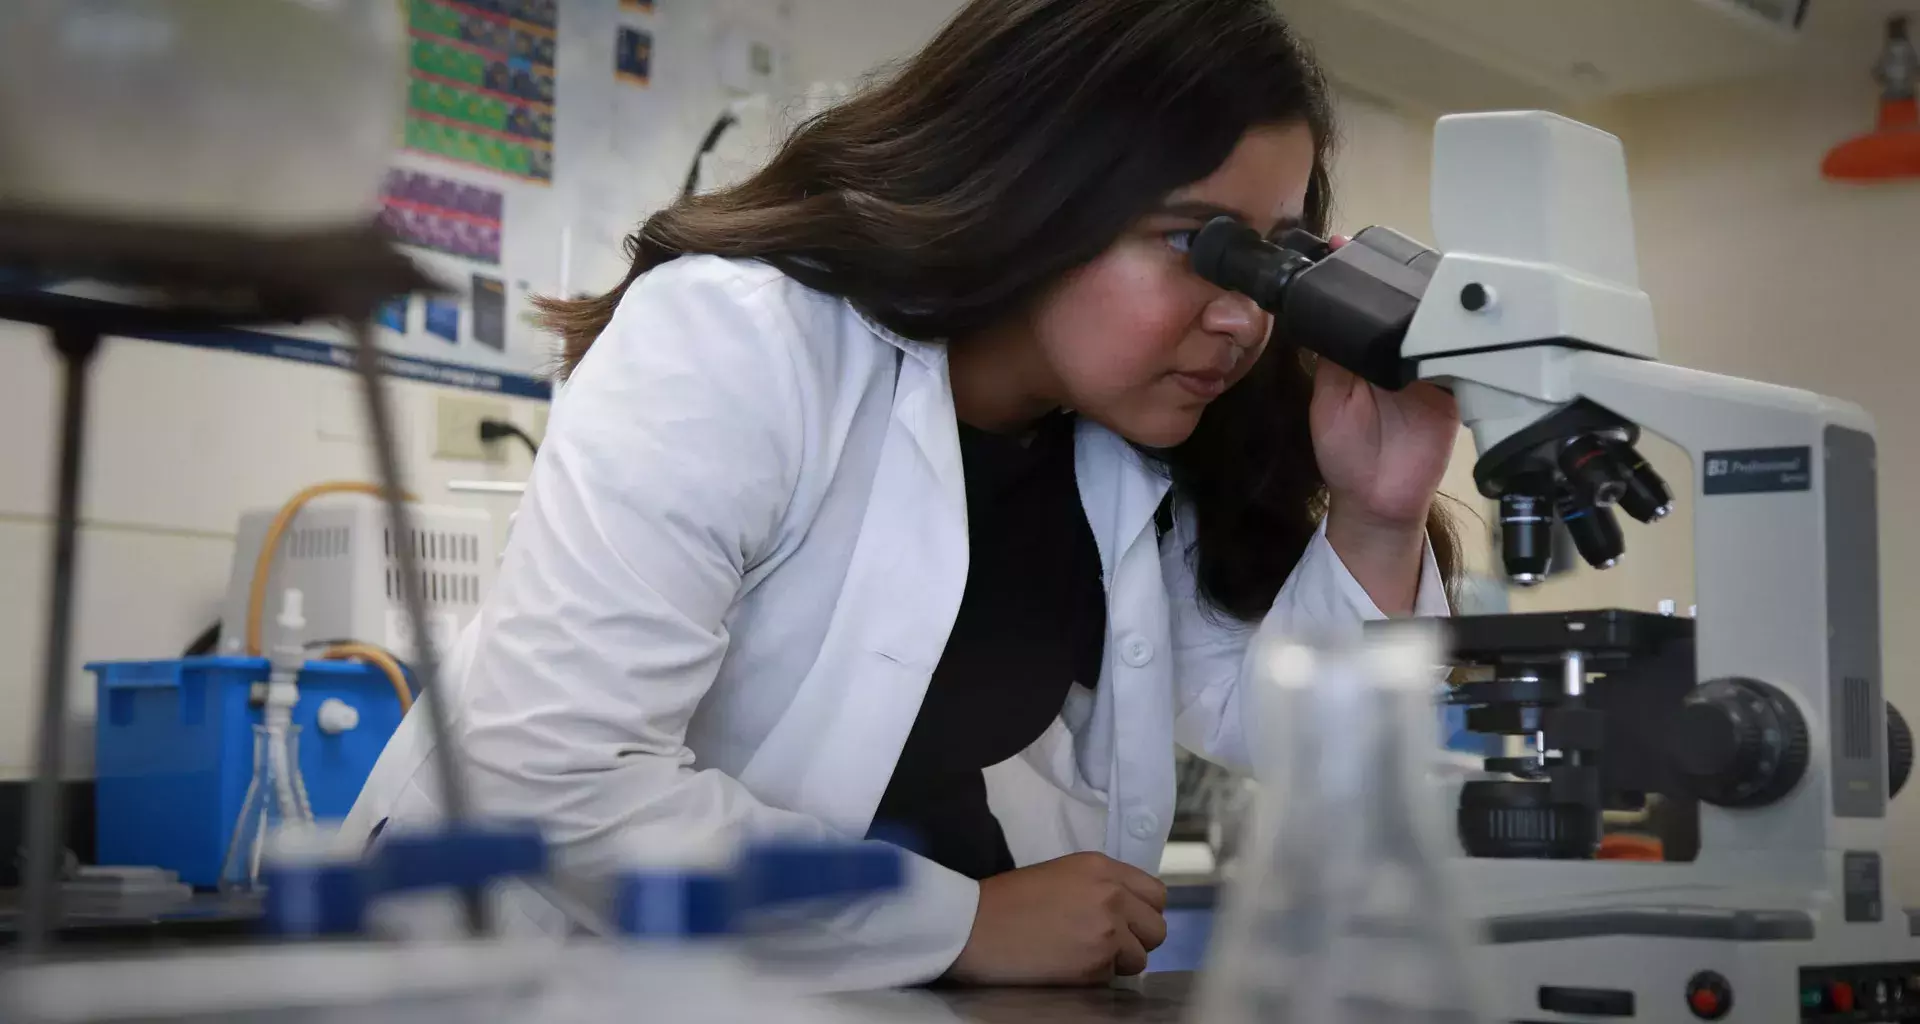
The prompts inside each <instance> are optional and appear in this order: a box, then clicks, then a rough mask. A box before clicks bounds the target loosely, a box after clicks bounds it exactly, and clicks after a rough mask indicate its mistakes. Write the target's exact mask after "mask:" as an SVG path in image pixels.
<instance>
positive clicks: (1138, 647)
mask: <svg viewBox="0 0 1920 1024" xmlns="http://www.w3.org/2000/svg"><path fill="white" fill-rule="evenodd" d="M1120 660H1121V661H1124V662H1126V663H1127V664H1128V665H1131V666H1133V667H1134V668H1139V667H1141V666H1142V665H1145V664H1146V663H1147V662H1149V661H1152V660H1153V644H1151V643H1148V642H1147V638H1146V637H1143V636H1129V637H1127V638H1125V639H1124V640H1121V641H1120Z"/></svg>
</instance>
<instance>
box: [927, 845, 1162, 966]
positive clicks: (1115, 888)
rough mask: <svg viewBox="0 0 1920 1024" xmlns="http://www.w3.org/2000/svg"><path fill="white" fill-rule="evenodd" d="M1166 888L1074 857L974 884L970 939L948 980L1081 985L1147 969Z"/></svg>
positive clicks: (1123, 867) (1142, 875)
mask: <svg viewBox="0 0 1920 1024" xmlns="http://www.w3.org/2000/svg"><path fill="white" fill-rule="evenodd" d="M1166 907H1167V887H1166V886H1165V885H1163V884H1161V882H1160V880H1159V879H1157V878H1155V877H1153V876H1152V875H1149V874H1147V873H1146V872H1144V871H1141V870H1140V869H1138V868H1135V867H1132V866H1131V865H1127V864H1122V863H1121V862H1119V861H1117V860H1114V859H1112V858H1111V857H1107V856H1105V855H1102V854H1098V853H1076V854H1072V855H1071V856H1066V857H1061V858H1059V859H1058V860H1050V861H1047V862H1046V863H1044V864H1035V865H1033V866H1032V867H1026V868H1021V869H1020V870H1018V871H1009V872H1007V873H1006V874H1004V875H995V876H994V877H992V878H989V879H987V880H986V881H984V882H981V883H980V908H979V909H978V910H977V911H975V912H974V916H973V933H972V934H971V935H969V936H968V937H967V947H966V949H964V950H962V951H961V953H960V958H959V959H958V960H956V961H954V964H953V968H952V969H951V970H950V971H948V972H947V973H948V976H949V977H951V978H953V979H954V980H956V981H960V982H965V983H967V984H970V985H1085V984H1096V983H1099V982H1102V981H1105V980H1107V979H1108V978H1109V977H1111V976H1113V975H1115V974H1121V975H1128V974H1139V973H1140V972H1142V971H1144V970H1146V969H1147V954H1148V953H1149V952H1151V951H1153V950H1154V949H1155V948H1156V947H1158V946H1159V945H1160V943H1162V942H1165V941H1166V939H1167V922H1166V918H1165V916H1164V915H1163V911H1165V910H1166Z"/></svg>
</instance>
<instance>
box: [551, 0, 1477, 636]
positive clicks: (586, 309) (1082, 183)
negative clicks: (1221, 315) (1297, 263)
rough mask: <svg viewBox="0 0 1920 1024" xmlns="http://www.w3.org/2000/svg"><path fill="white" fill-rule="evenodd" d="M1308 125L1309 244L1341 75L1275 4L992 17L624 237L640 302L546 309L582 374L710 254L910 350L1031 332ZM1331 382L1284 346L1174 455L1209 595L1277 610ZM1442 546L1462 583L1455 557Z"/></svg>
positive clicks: (976, 0)
mask: <svg viewBox="0 0 1920 1024" xmlns="http://www.w3.org/2000/svg"><path fill="white" fill-rule="evenodd" d="M1299 123H1304V124H1306V125H1307V126H1308V127H1309V128H1310V129H1311V130H1312V133H1313V138H1314V140H1315V145H1316V149H1317V153H1316V158H1315V161H1314V169H1313V176H1312V178H1311V181H1310V183H1309V186H1308V189H1307V198H1306V209H1305V211H1304V216H1303V218H1302V220H1303V223H1304V226H1306V227H1307V228H1309V229H1310V230H1313V231H1315V232H1316V233H1324V232H1325V231H1326V228H1327V216H1328V207H1329V205H1330V202H1331V199H1332V195H1331V190H1330V186H1329V182H1328V178H1327V172H1326V159H1325V158H1326V153H1327V148H1328V146H1329V145H1330V142H1331V139H1332V136H1333V118H1332V111H1331V109H1330V104H1329V100H1328V95H1327V88H1326V84H1325V81H1324V80H1323V78H1322V77H1321V74H1320V71H1319V69H1318V67H1317V66H1316V65H1315V64H1314V63H1313V61H1312V59H1311V57H1309V56H1308V54H1307V52H1306V50H1305V48H1304V47H1303V46H1302V45H1301V43H1300V42H1299V41H1298V40H1297V39H1296V38H1295V37H1294V36H1293V34H1292V33H1291V32H1290V31H1289V30H1288V28H1287V26H1286V24H1285V22H1284V21H1282V20H1281V18H1280V16H1279V14H1277V13H1276V12H1275V11H1274V9H1273V6H1272V3H1271V0H972V2H971V3H969V4H967V6H966V7H965V8H964V9H963V10H961V11H960V13H959V14H958V15H956V16H955V17H954V19H953V21H952V22H950V23H949V24H948V25H947V26H946V27H945V28H944V29H943V30H942V31H941V32H940V33H939V34H938V35H937V36H936V37H935V38H934V39H933V41H932V42H931V43H929V44H927V46H926V48H925V49H923V50H921V51H920V52H919V53H918V54H917V55H915V56H914V57H912V58H910V59H909V60H907V61H906V63H905V64H904V65H902V66H901V67H900V68H898V69H897V70H896V71H895V72H894V73H893V74H892V75H890V76H889V77H887V78H885V79H884V80H882V81H880V82H877V83H876V84H874V85H872V86H870V87H869V88H867V89H866V90H865V91H863V92H861V93H860V94H858V95H857V96H855V97H853V98H852V99H850V100H847V101H846V102H844V103H841V104H839V105H838V106H835V107H833V108H832V109H829V110H827V111H826V112H824V113H821V114H819V115H818V116H815V117H814V118H812V119H811V120H808V121H807V122H805V123H804V124H802V125H801V126H800V127H799V128H798V129H797V130H796V131H795V132H794V133H793V135H792V136H791V137H790V138H789V139H788V140H787V141H786V143H785V145H784V146H783V147H782V148H781V149H780V150H779V152H778V153H777V154H776V155H775V156H774V157H773V159H772V161H771V162H770V163H769V164H768V165H767V166H766V167H765V168H764V169H762V170H761V171H760V172H759V173H757V174H755V175H753V176H752V177H751V178H748V179H747V180H746V181H744V182H742V183H740V184H738V185H734V186H732V187H729V188H724V189H720V190H716V191H713V192H709V193H705V194H697V195H691V196H687V197H684V198H682V199H681V200H679V201H678V202H676V203H674V204H673V205H672V206H669V207H667V208H666V209H664V210H662V211H660V212H659V213H656V214H654V215H653V216H652V217H649V218H648V219H647V221H646V223H645V224H644V225H642V226H641V228H640V230H639V231H638V232H636V233H634V234H633V235H632V236H630V237H629V238H628V239H627V240H626V250H627V255H628V257H629V258H630V259H631V260H632V268H631V269H630V270H629V271H628V272H627V276H626V280H624V281H622V282H621V283H620V286H619V287H618V288H615V289H614V290H612V291H611V292H608V293H607V294H605V295H601V296H598V297H594V298H582V299H569V300H560V299H546V300H542V301H540V303H539V307H540V311H541V313H542V314H543V316H544V320H545V323H546V324H547V326H548V327H550V328H551V329H553V330H555V331H557V332H558V333H559V334H560V335H562V337H563V338H564V339H565V343H566V345H565V369H566V370H567V371H568V372H571V370H572V368H573V367H574V366H575V365H577V364H578V363H579V361H580V358H581V356H583V355H584V354H585V353H586V351H587V348H588V346H590V345H591V344H593V340H594V338H595V337H597V336H598V335H599V334H600V332H601V331H602V330H604V329H605V328H606V326H607V323H608V322H609V321H610V320H611V319H612V318H613V312H614V309H615V307H617V306H618V305H619V302H620V298H621V296H622V295H623V294H624V293H625V291H626V289H627V287H628V286H629V285H631V284H632V283H633V282H634V280H635V279H636V278H638V277H639V276H640V275H642V274H644V273H646V272H647V271H649V270H652V269H653V268H654V267H657V266H659V265H661V264H663V263H666V262H667V261H669V260H672V259H674V258H676V257H679V256H681V255H685V254H689V253H705V254H713V255H718V256H725V257H730V258H736V259H753V260H761V261H764V262H766V263H769V264H771V265H773V266H775V267H777V268H779V269H780V270H781V271H782V272H784V273H786V274H787V275H788V276H790V277H792V278H794V279H795V280H797V281H799V282H800V283H802V284H804V285H806V286H808V287H810V288H813V289H816V290H819V291H821V292H825V293H827V294H831V295H835V296H839V297H841V298H844V299H845V300H847V301H848V302H849V303H851V304H852V305H853V306H854V307H855V308H857V309H859V310H861V311H862V312H863V313H865V314H866V315H867V316H869V317H871V318H873V319H874V320H875V321H876V322H878V323H880V324H882V325H884V326H886V327H887V328H889V329H890V330H893V331H895V332H898V333H899V334H902V335H904V336H906V337H909V338H915V339H920V340H927V341H936V340H944V339H964V338H965V337H967V336H968V335H969V334H972V333H974V332H976V331H978V330H980V329H982V328H985V327H988V326H990V325H994V324H998V323H1001V322H1003V321H1005V320H1006V319H1007V318H1009V317H1012V316H1017V315H1019V314H1020V313H1021V312H1022V311H1023V310H1025V309H1027V308H1028V307H1029V305H1030V304H1031V303H1032V302H1033V301H1034V300H1035V299H1036V298H1037V297H1038V296H1039V295H1040V294H1041V293H1042V292H1043V291H1044V290H1045V289H1046V288H1047V287H1048V286H1049V285H1050V284H1052V283H1053V282H1055V281H1057V280H1058V279H1059V278H1060V276H1061V275H1062V274H1064V273H1065V272H1067V271H1069V270H1072V269H1073V268H1075V267H1078V266H1081V265H1083V264H1085V263H1087V262H1089V261H1090V260H1092V259H1093V258H1094V257H1095V256H1096V255H1098V254H1099V253H1100V252H1101V251H1103V250H1104V249H1106V248H1107V247H1108V246H1109V245H1111V244H1112V243H1113V241H1114V239H1116V238H1117V237H1118V236H1119V235H1120V234H1121V232H1122V231H1124V230H1125V229H1126V228H1127V227H1128V226H1129V225H1131V224H1132V223H1133V222H1135V221H1136V220H1137V219H1139V218H1140V217H1142V216H1144V215H1145V214H1146V213H1147V212H1148V211H1149V210H1151V209H1152V208H1153V207H1154V206H1155V205H1156V204H1157V203H1158V202H1160V201H1161V200H1162V199H1163V198H1164V197H1165V196H1166V195H1167V193H1169V192H1171V191H1173V190H1175V189H1177V188H1179V187H1181V186H1183V185H1186V184H1189V183H1191V182H1194V181H1197V180H1199V179H1201V178H1204V177H1206V176H1207V175H1208V174H1210V173H1212V172H1213V171H1214V169H1215V168H1217V167H1219V166H1220V164H1221V163H1223V162H1224V161H1225V160H1226V158H1227V155H1228V154H1229V153H1230V152H1231V151H1232V150H1233V147H1234V146H1235V144H1236V143H1238V141H1239V140H1240V137H1241V136H1242V135H1243V134H1245V132H1246V131H1247V130H1248V129H1249V128H1253V127H1257V126H1263V125H1282V124H1299ZM1312 393H1313V381H1312V375H1311V370H1310V367H1309V365H1308V362H1307V360H1306V358H1305V357H1304V356H1303V353H1302V351H1301V350H1300V349H1299V348H1297V347H1295V346H1294V345H1292V344H1289V339H1286V338H1275V339H1273V343H1272V344H1270V345H1269V346H1268V348H1267V351H1266V354H1265V355H1264V356H1263V357H1262V358H1261V360H1260V361H1259V363H1257V364H1256V365H1255V366H1254V368H1253V369H1252V371H1251V372H1250V373H1249V374H1248V376H1247V377H1246V378H1245V379H1244V380H1242V381H1241V382H1240V383H1239V384H1238V385H1236V386H1235V387H1234V388H1233V389H1232V390H1230V391H1228V392H1227V393H1226V394H1225V395H1222V396H1221V397H1220V398H1219V399H1217V400H1215V401H1214V402H1213V404H1212V405H1211V406H1209V407H1208V409H1207V410H1206V412H1205V413H1204V414H1203V415H1202V416H1201V418H1200V423H1199V426H1198V428H1197V429H1196V430H1195V431H1194V433H1193V435H1192V437H1191V438H1189V439H1188V440H1187V441H1186V442H1184V443H1183V444H1181V445H1179V446H1178V447H1177V448H1173V449H1170V450H1166V451H1160V452H1156V453H1153V455H1154V457H1156V458H1158V459H1159V460H1160V461H1161V462H1162V463H1163V464H1164V465H1165V467H1166V468H1167V470H1168V471H1169V472H1170V474H1171V476H1172V479H1173V484H1174V489H1175V493H1176V494H1177V496H1178V497H1179V498H1180V499H1181V500H1182V501H1183V503H1184V504H1183V505H1182V508H1183V509H1185V510H1187V514H1190V515H1192V516H1193V526H1194V528H1195V530H1196V536H1197V538H1198V541H1197V543H1196V545H1195V550H1194V551H1193V552H1192V553H1191V557H1192V558H1193V559H1194V566H1195V573H1196V577H1197V579H1198V581H1199V585H1200V591H1201V594H1202V595H1203V596H1204V598H1205V599H1206V600H1207V601H1208V603H1209V604H1211V605H1212V606H1213V607H1214V608H1215V609H1217V610H1218V611H1220V612H1223V613H1225V614H1227V615H1230V616H1233V617H1235V618H1239V619H1246V620H1252V619H1257V618H1259V617H1261V616H1263V615H1264V614H1266V611H1267V609H1268V608H1269V607H1270V606H1271V605H1272V604H1273V599H1274V596H1275V595H1276V594H1277V593H1278V592H1279V590H1280V586H1281V584H1282V583H1283V582H1284V581H1285V580H1286V577H1287V574H1288V573H1289V572H1290V571H1291V570H1292V568H1293V565H1294V563H1295V562H1297V561H1298V560H1299V558H1300V555H1301V553H1302V552H1303V551H1304V550H1305V547H1306V544H1307V542H1308V541H1309V540H1310V539H1311V538H1312V535H1313V531H1314V529H1315V527H1316V526H1317V524H1318V521H1319V518H1320V516H1321V515H1323V514H1324V512H1325V491H1326V487H1325V482H1324V481H1323V480H1322V478H1321V475H1320V469H1319V466H1318V464H1317V463H1316V462H1315V460H1314V454H1313V439H1312V435H1311V433H1310V431H1309V429H1308V423H1307V409H1308V403H1309V401H1310V399H1311V397H1312ZM1429 534H1430V536H1431V538H1432V543H1433V547H1434V553H1435V555H1436V556H1437V557H1438V559H1439V562H1440V565H1441V566H1442V567H1443V569H1444V571H1445V573H1446V575H1447V577H1448V579H1449V580H1451V579H1452V578H1453V576H1454V574H1455V571H1456V568H1457V557H1456V544H1455V539H1454V535H1453V531H1452V528H1451V526H1450V524H1449V522H1448V521H1447V518H1446V517H1445V515H1444V514H1442V513H1441V512H1440V511H1439V510H1438V509H1437V508H1436V509H1435V512H1434V514H1433V518H1432V520H1431V522H1430V530H1429Z"/></svg>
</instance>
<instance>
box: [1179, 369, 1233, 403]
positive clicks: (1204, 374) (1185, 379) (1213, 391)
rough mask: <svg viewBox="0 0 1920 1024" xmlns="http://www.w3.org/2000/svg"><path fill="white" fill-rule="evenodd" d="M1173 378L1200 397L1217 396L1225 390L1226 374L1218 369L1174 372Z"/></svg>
mask: <svg viewBox="0 0 1920 1024" xmlns="http://www.w3.org/2000/svg"><path fill="white" fill-rule="evenodd" d="M1173 380H1174V383H1176V384H1179V385H1180V386H1181V387H1183V388H1185V389H1187V391H1188V392H1190V393H1192V394H1194V395H1196V396H1198V397H1200V398H1218V397H1220V396H1221V394H1223V393H1225V391H1226V390H1227V375H1226V374H1224V373H1221V372H1220V371H1218V370H1205V371H1200V372H1197V373H1175V374H1173Z"/></svg>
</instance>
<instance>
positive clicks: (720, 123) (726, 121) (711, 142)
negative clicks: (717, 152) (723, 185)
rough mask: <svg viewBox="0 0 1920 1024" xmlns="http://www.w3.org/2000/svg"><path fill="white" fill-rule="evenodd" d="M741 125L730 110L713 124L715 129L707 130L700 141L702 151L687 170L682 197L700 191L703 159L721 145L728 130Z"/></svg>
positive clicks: (681, 191)
mask: <svg viewBox="0 0 1920 1024" xmlns="http://www.w3.org/2000/svg"><path fill="white" fill-rule="evenodd" d="M739 123H740V119H739V118H737V117H735V116H733V111H731V110H728V111H726V112H725V113H723V114H721V115H720V117H719V118H718V119H717V120H715V121H714V122H713V127H711V128H708V129H707V137H706V138H704V139H702V140H701V141H700V151H699V152H698V153H695V154H693V166H692V167H690V168H688V169H687V184H686V187H685V188H683V189H681V190H680V194H681V195H682V196H690V195H692V194H694V193H695V192H696V191H698V190H699V188H700V160H701V158H703V157H705V156H706V155H707V154H708V153H711V152H713V147H715V146H717V145H719V144H720V136H722V135H725V134H726V133H727V129H729V128H731V127H733V126H734V125H736V124H739Z"/></svg>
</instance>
